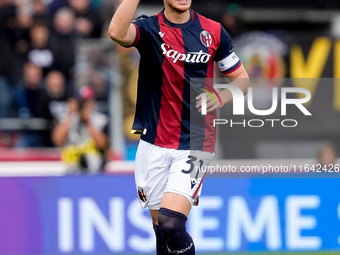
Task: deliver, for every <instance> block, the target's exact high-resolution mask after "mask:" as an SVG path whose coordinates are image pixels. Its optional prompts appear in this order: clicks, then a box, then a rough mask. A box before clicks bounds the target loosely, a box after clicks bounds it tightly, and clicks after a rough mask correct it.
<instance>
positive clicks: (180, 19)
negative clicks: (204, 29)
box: [164, 6, 190, 24]
mask: <svg viewBox="0 0 340 255" xmlns="http://www.w3.org/2000/svg"><path fill="white" fill-rule="evenodd" d="M164 15H165V17H166V18H167V20H169V21H170V22H172V23H175V24H184V23H186V22H188V21H189V19H190V10H187V11H185V12H177V11H175V10H174V9H172V8H171V7H168V6H166V7H165V10H164Z"/></svg>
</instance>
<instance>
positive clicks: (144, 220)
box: [127, 199, 156, 253]
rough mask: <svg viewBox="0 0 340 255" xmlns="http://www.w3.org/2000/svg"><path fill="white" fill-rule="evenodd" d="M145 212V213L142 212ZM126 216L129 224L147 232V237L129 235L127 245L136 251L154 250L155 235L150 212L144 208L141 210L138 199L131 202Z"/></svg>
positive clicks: (147, 251) (149, 251)
mask: <svg viewBox="0 0 340 255" xmlns="http://www.w3.org/2000/svg"><path fill="white" fill-rule="evenodd" d="M145 212H146V213H147V214H146V215H145V214H144V213H145ZM127 217H128V219H129V221H130V222H131V224H132V225H133V226H134V227H136V228H138V229H140V230H141V231H143V232H147V234H148V237H141V236H139V235H135V234H134V235H131V236H130V238H129V239H128V245H129V247H131V248H132V249H134V250H136V251H138V252H144V253H152V252H153V251H154V250H155V244H156V237H155V233H154V231H153V229H152V224H151V223H150V214H149V212H147V211H146V210H141V208H140V203H139V201H138V199H135V200H133V201H132V202H131V204H130V205H129V207H128V210H127Z"/></svg>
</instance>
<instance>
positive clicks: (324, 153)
mask: <svg viewBox="0 0 340 255" xmlns="http://www.w3.org/2000/svg"><path fill="white" fill-rule="evenodd" d="M337 156H338V153H337V148H336V146H335V144H333V143H332V142H326V143H323V144H322V145H321V147H320V149H319V152H318V163H319V164H320V165H321V167H322V168H323V167H325V168H327V169H333V168H334V164H335V161H336V159H337Z"/></svg>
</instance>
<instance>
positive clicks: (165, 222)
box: [158, 208, 187, 236]
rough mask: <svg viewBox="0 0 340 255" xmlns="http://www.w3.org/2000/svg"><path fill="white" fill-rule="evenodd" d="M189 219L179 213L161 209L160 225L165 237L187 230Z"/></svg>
mask: <svg viewBox="0 0 340 255" xmlns="http://www.w3.org/2000/svg"><path fill="white" fill-rule="evenodd" d="M186 221H187V217H186V216H185V215H184V214H182V213H179V212H175V211H172V210H169V209H166V208H161V209H160V210H159V213H158V225H159V227H160V230H161V232H162V234H163V235H164V236H171V235H174V234H175V233H180V232H181V231H183V230H185V224H186Z"/></svg>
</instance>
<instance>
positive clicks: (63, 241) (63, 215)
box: [58, 198, 74, 252]
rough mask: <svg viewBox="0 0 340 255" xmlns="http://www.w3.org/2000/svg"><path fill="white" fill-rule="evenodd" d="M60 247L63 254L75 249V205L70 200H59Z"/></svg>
mask: <svg viewBox="0 0 340 255" xmlns="http://www.w3.org/2000/svg"><path fill="white" fill-rule="evenodd" d="M58 247H59V250H60V251H61V252H71V251H72V250H73V249H74V240H73V203H72V200H71V199H70V198H60V199H59V200H58Z"/></svg>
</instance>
